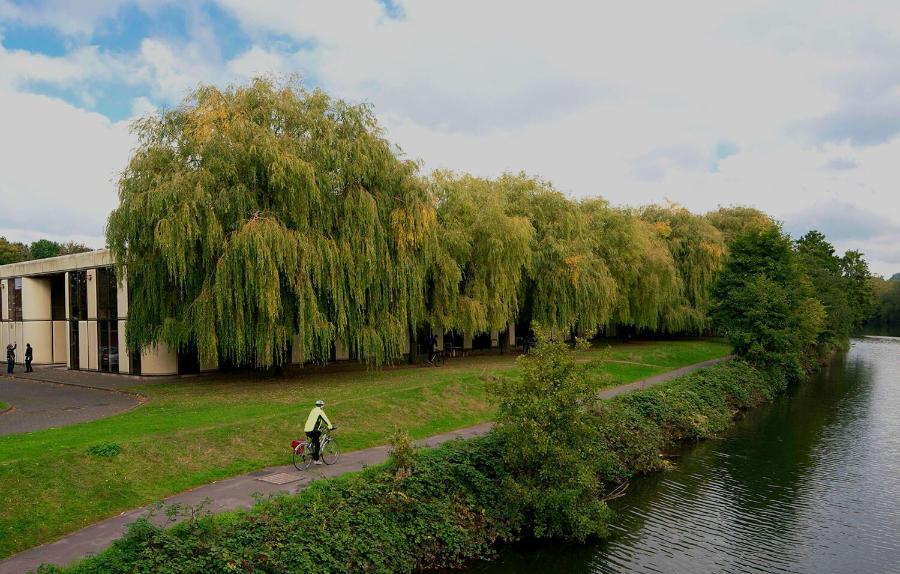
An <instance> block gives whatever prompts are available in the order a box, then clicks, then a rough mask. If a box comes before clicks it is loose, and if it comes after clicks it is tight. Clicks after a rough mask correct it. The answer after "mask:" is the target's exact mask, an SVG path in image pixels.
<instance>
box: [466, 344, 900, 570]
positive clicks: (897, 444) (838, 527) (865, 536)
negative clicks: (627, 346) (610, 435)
mask: <svg viewBox="0 0 900 574" xmlns="http://www.w3.org/2000/svg"><path fill="white" fill-rule="evenodd" d="M615 504H616V510H617V511H618V512H619V521H618V523H617V524H616V525H615V534H614V536H613V537H612V538H611V539H609V540H608V541H603V542H600V543H596V544H593V545H583V546H561V547H560V546H552V545H540V546H537V547H535V546H531V547H529V548H528V549H522V548H515V549H509V550H508V551H506V552H504V553H503V555H502V559H501V561H499V562H498V563H495V564H490V565H483V566H479V567H476V568H474V569H473V571H475V572H480V573H483V574H487V573H491V574H500V573H510V572H549V571H560V572H842V573H843V572H900V339H897V338H890V337H887V338H884V337H881V338H864V339H859V340H856V341H854V343H853V346H852V347H851V349H850V351H848V353H846V354H845V355H844V354H842V355H841V356H839V357H836V358H835V359H834V360H833V361H832V362H831V364H830V365H829V366H828V367H827V368H826V369H824V370H823V371H822V372H821V373H819V374H818V375H817V376H815V377H814V378H813V380H812V381H809V382H808V383H807V384H804V385H800V386H799V387H797V388H796V389H793V390H792V392H791V393H789V394H788V395H787V396H785V397H783V398H781V399H779V400H777V401H776V402H775V403H774V404H773V405H771V406H770V407H766V408H762V409H759V410H756V411H754V412H751V413H749V414H748V416H746V417H745V418H744V419H743V420H742V421H740V422H739V423H738V424H737V425H736V427H735V428H734V430H733V431H732V432H730V433H729V434H728V436H727V437H724V439H722V440H714V441H707V442H704V443H702V444H699V445H697V446H695V447H693V448H691V449H689V450H686V451H684V452H683V453H682V456H681V457H680V458H679V459H678V468H677V470H675V471H672V472H669V473H666V474H663V475H656V476H653V477H647V478H644V479H641V480H638V481H634V483H633V484H632V487H631V489H630V491H629V494H628V496H626V497H624V498H622V499H619V500H618V501H616V502H615Z"/></svg>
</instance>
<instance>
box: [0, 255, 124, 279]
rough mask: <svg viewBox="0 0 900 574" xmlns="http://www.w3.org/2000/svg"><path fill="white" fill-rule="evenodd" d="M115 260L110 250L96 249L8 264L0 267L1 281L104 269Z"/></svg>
mask: <svg viewBox="0 0 900 574" xmlns="http://www.w3.org/2000/svg"><path fill="white" fill-rule="evenodd" d="M112 263H113V258H112V253H110V251H109V249H96V250H94V251H86V252H84V253H73V254H71V255H60V256H58V257H48V258H46V259H34V260H31V261H20V262H18V263H7V264H6V265H0V279H5V278H9V277H23V276H29V275H46V274H48V273H63V272H65V271H74V270H76V269H88V268H91V267H104V266H106V265H112Z"/></svg>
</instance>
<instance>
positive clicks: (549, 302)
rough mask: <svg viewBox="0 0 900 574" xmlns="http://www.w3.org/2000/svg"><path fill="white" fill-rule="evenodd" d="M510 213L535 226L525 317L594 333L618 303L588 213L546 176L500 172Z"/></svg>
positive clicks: (524, 286) (525, 289) (524, 284)
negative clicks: (545, 179) (597, 250)
mask: <svg viewBox="0 0 900 574" xmlns="http://www.w3.org/2000/svg"><path fill="white" fill-rule="evenodd" d="M499 182H500V185H501V186H502V187H503V189H504V190H505V191H506V193H507V196H508V198H509V199H508V204H509V209H510V210H511V213H512V214H513V215H515V216H518V217H524V218H527V219H528V220H529V221H530V222H531V225H532V226H533V227H534V236H533V239H532V242H531V252H532V255H531V257H532V262H531V265H530V266H529V267H528V269H527V270H526V273H525V277H524V279H523V282H522V290H523V291H522V298H523V311H524V313H523V315H524V316H525V317H524V318H525V319H526V320H531V321H537V322H538V323H540V324H542V325H544V326H546V327H548V328H553V329H561V330H566V331H567V330H568V329H570V328H575V327H577V328H578V330H579V331H581V332H583V333H587V334H593V333H594V332H596V330H597V329H598V328H599V327H601V326H603V325H605V324H607V323H608V322H609V319H610V317H611V314H612V311H613V308H614V307H615V302H616V298H617V297H618V291H617V286H616V281H615V279H613V277H612V275H611V274H610V272H609V268H608V267H607V266H606V263H605V262H604V261H603V259H601V258H599V257H597V256H596V255H595V254H594V249H593V239H592V238H591V236H590V232H589V229H588V221H587V217H586V215H585V213H584V212H583V211H581V210H579V209H578V208H577V205H576V204H575V203H574V202H573V201H572V200H570V199H569V198H567V197H566V196H565V195H564V194H562V193H561V192H559V191H557V190H556V189H554V188H553V186H551V185H550V184H549V183H548V182H545V181H542V180H540V179H537V178H532V177H528V176H526V175H524V174H520V175H511V174H507V175H504V176H503V177H501V178H500V180H499Z"/></svg>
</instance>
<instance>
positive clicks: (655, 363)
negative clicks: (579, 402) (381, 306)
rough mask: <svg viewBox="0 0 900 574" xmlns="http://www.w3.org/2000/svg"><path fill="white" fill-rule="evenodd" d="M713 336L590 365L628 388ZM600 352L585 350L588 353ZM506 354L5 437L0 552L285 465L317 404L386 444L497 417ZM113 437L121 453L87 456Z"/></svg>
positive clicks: (203, 382) (179, 398) (179, 400)
mask: <svg viewBox="0 0 900 574" xmlns="http://www.w3.org/2000/svg"><path fill="white" fill-rule="evenodd" d="M728 352H729V348H728V346H727V345H725V344H724V343H721V342H717V341H662V342H650V343H630V344H627V345H614V346H613V348H612V350H611V352H610V353H609V355H608V359H609V361H607V362H605V363H603V364H601V365H595V366H592V370H593V371H595V372H598V373H607V374H609V375H610V377H609V379H608V381H609V384H622V383H627V382H631V381H634V380H638V379H641V378H643V377H646V376H650V375H653V374H657V373H660V372H665V371H667V370H671V369H674V368H677V367H681V366H684V365H688V364H692V363H696V362H699V361H703V360H707V359H711V358H715V357H719V356H723V355H725V354H727V353H728ZM599 353H600V351H598V350H593V351H587V352H584V353H582V354H580V355H579V358H580V359H583V360H588V359H591V358H596V357H597V356H599ZM515 373H516V367H515V360H514V358H513V357H511V356H481V357H471V358H467V359H460V360H451V361H449V362H448V363H447V364H446V365H445V366H443V367H440V368H428V369H426V368H409V367H398V368H389V369H381V370H370V371H365V370H344V371H321V372H314V373H309V374H304V373H302V372H301V373H300V374H299V375H298V376H292V377H288V378H285V379H268V378H235V377H219V378H209V379H194V380H185V381H184V382H178V383H173V384H154V385H146V386H141V387H135V388H134V389H133V390H138V391H140V392H142V393H143V394H145V395H147V397H148V401H147V403H146V404H145V405H144V406H142V407H140V408H138V409H135V410H133V411H130V412H128V413H123V414H121V415H117V416H114V417H110V418H107V419H102V420H98V421H94V422H89V423H82V424H77V425H72V426H68V427H63V428H60V429H51V430H46V431H40V432H35V433H23V434H16V435H8V436H3V437H0V492H14V493H16V496H14V497H9V498H7V499H6V500H5V503H4V504H3V505H2V506H0V557H4V556H8V555H10V554H13V553H15V552H17V551H20V550H24V549H26V548H29V547H31V546H35V545H37V544H41V543H44V542H47V541H50V540H53V539H55V538H57V537H59V536H61V535H63V534H66V533H68V532H72V531H74V530H77V529H79V528H82V527H84V526H86V525H89V524H92V523H94V522H96V521H98V520H101V519H103V518H106V517H108V516H112V515H114V514H117V513H119V512H121V511H123V510H127V509H131V508H135V507H138V506H141V505H144V504H149V503H151V502H153V501H156V500H160V499H162V498H164V497H166V496H168V495H171V494H174V493H177V492H181V491H183V490H186V489H189V488H192V487H196V486H198V485H201V484H206V483H208V482H212V481H214V480H218V479H221V478H225V477H228V476H233V475H235V474H239V473H242V472H249V471H252V470H256V469H258V468H262V467H265V466H270V465H277V464H287V463H288V462H289V449H288V446H287V445H288V444H289V442H290V440H291V439H292V438H295V437H296V436H297V435H298V434H300V426H301V425H302V422H303V420H305V416H306V412H307V410H308V409H309V408H310V406H311V404H312V402H313V401H315V400H316V399H318V398H322V399H324V400H325V401H326V402H327V405H328V407H327V409H328V413H329V416H330V417H331V418H332V420H334V421H335V422H336V423H338V424H339V425H340V426H341V444H342V447H343V448H344V449H345V450H355V449H360V448H365V447H369V446H375V445H378V444H384V443H385V442H387V438H386V437H387V436H388V435H389V434H390V433H391V431H393V429H394V426H395V425H400V426H403V427H404V428H407V429H408V430H409V432H410V434H411V435H412V436H413V437H414V438H423V437H426V436H431V435H434V434H438V433H441V432H446V431H449V430H452V429H455V428H461V427H466V426H470V425H474V424H478V423H480V422H484V421H487V420H490V419H491V417H492V414H493V407H492V405H491V403H490V401H489V400H488V397H487V393H486V390H485V381H486V379H487V378H488V376H490V375H495V374H504V375H511V376H515ZM109 443H115V444H116V445H118V446H119V447H120V448H119V450H118V453H117V454H116V455H115V456H110V457H97V456H92V455H91V454H89V452H90V451H91V450H92V449H95V447H97V446H98V445H104V444H109Z"/></svg>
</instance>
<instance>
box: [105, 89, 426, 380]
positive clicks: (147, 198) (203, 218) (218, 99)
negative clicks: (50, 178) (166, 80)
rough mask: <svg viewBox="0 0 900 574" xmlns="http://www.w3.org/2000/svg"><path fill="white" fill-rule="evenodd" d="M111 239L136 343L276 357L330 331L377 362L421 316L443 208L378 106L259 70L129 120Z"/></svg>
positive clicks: (308, 348)
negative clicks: (379, 118)
mask: <svg viewBox="0 0 900 574" xmlns="http://www.w3.org/2000/svg"><path fill="white" fill-rule="evenodd" d="M134 130H135V132H136V134H137V136H138V140H139V145H138V147H137V149H136V151H135V152H134V155H133V156H132V158H131V160H130V162H129V164H128V166H127V168H126V169H125V171H124V172H123V174H122V175H121V177H120V179H119V182H118V188H119V200H120V205H119V207H118V208H117V209H116V210H115V211H114V212H113V213H112V214H111V215H110V218H109V222H108V225H107V241H108V243H109V245H110V248H111V250H112V252H113V255H114V257H115V260H116V264H117V266H119V268H121V269H123V270H124V269H127V273H128V280H129V285H130V287H131V296H130V301H129V321H128V330H127V337H128V343H129V346H130V347H131V348H142V347H144V346H147V345H151V344H155V343H158V342H165V343H168V344H170V345H173V346H175V347H179V348H182V347H185V346H188V345H194V344H195V345H196V346H197V347H198V349H199V351H200V353H201V356H202V357H203V358H204V359H205V360H209V361H215V360H225V361H228V362H231V363H234V364H238V365H256V366H268V365H271V364H273V363H280V362H283V361H285V360H287V358H288V357H287V352H288V350H289V349H291V348H293V349H295V352H298V351H299V353H300V354H301V356H303V357H304V358H312V359H325V358H327V357H328V355H329V353H330V349H331V345H332V343H333V342H335V341H339V342H341V343H344V344H346V345H347V346H348V347H349V349H350V351H351V352H353V353H354V354H356V355H357V356H359V357H360V358H366V359H368V360H371V361H376V362H380V361H386V360H390V359H391V358H393V357H397V356H399V355H400V353H401V352H402V351H403V346H404V345H405V342H406V336H407V332H408V328H409V326H411V325H414V324H415V323H417V322H418V321H420V320H421V319H422V318H423V317H424V315H425V302H424V293H423V289H422V285H423V283H424V277H425V274H426V262H427V260H428V257H427V256H425V255H424V254H423V252H425V251H427V250H428V246H429V244H430V243H429V242H430V239H429V238H430V237H432V236H433V235H434V225H435V214H434V209H433V206H432V204H431V202H430V201H429V198H428V195H427V191H426V190H425V189H424V187H423V185H422V183H421V180H420V179H419V178H418V177H417V176H416V172H417V167H416V165H415V164H414V163H412V162H409V161H403V160H401V159H399V158H398V156H397V154H396V153H395V150H394V149H392V147H391V146H390V145H389V144H388V142H387V141H386V140H385V139H384V138H383V137H382V133H381V130H380V128H379V126H378V124H377V122H376V120H375V117H374V115H373V113H372V111H371V109H370V108H369V107H368V106H364V105H362V106H354V105H348V104H346V103H344V102H342V101H339V100H334V99H331V98H330V97H329V96H328V95H326V94H325V93H324V92H322V91H320V90H316V91H313V92H309V91H307V90H305V89H303V87H302V86H300V85H298V84H295V83H286V84H277V83H274V82H271V81H268V80H263V79H257V80H254V81H253V82H251V83H250V84H249V85H246V86H236V87H235V86H232V87H229V88H227V89H225V90H219V89H217V88H215V87H210V86H207V87H201V88H199V89H198V90H196V91H195V92H194V93H193V94H191V95H190V96H189V97H188V98H187V99H186V100H185V101H184V103H183V104H182V105H181V106H179V107H177V108H175V109H171V110H167V111H164V112H162V113H161V114H159V115H152V116H149V117H146V118H144V119H142V120H139V121H138V122H136V124H135V125H134Z"/></svg>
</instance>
